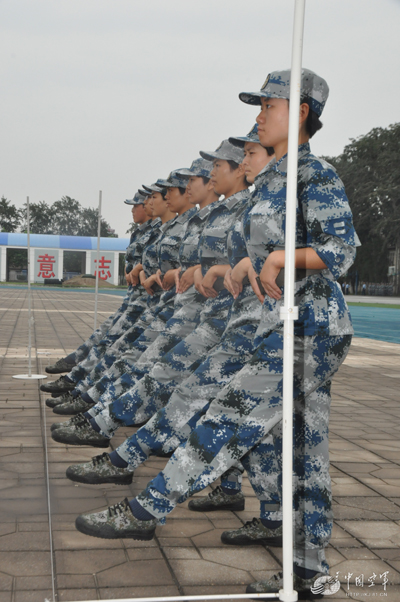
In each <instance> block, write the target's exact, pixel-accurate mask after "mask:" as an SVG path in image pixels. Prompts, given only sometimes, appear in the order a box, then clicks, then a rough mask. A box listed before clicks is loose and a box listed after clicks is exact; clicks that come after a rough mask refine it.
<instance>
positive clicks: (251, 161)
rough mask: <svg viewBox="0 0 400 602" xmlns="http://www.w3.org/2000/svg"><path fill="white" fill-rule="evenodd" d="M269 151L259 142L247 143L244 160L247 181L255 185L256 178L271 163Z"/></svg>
mask: <svg viewBox="0 0 400 602" xmlns="http://www.w3.org/2000/svg"><path fill="white" fill-rule="evenodd" d="M271 158H272V157H269V156H268V153H267V150H266V149H265V148H264V147H263V146H261V144H258V143H257V142H246V144H245V145H244V159H243V161H242V165H243V167H244V173H245V176H246V180H247V181H248V182H249V184H253V182H254V180H255V178H256V176H258V174H259V173H260V171H261V170H262V169H264V167H265V166H266V165H267V164H268V163H269V162H270V159H271Z"/></svg>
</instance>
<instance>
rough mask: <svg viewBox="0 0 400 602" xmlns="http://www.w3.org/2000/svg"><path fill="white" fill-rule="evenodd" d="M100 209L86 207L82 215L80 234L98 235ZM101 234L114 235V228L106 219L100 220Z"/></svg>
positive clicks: (105, 235)
mask: <svg viewBox="0 0 400 602" xmlns="http://www.w3.org/2000/svg"><path fill="white" fill-rule="evenodd" d="M97 223H98V209H92V208H91V207H89V208H88V209H86V208H84V209H82V211H81V216H80V232H79V233H80V235H81V236H97ZM100 236H104V237H106V238H107V237H110V236H111V237H114V238H115V234H114V230H112V228H111V226H110V224H109V223H108V222H106V220H105V219H103V218H102V219H101V222H100Z"/></svg>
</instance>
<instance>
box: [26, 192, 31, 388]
mask: <svg viewBox="0 0 400 602" xmlns="http://www.w3.org/2000/svg"><path fill="white" fill-rule="evenodd" d="M30 217H31V216H30V210H29V197H28V196H27V197H26V234H27V247H28V262H27V268H28V376H29V378H32V302H31V237H30V234H31V232H30Z"/></svg>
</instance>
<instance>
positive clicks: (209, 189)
mask: <svg viewBox="0 0 400 602" xmlns="http://www.w3.org/2000/svg"><path fill="white" fill-rule="evenodd" d="M206 188H207V192H214V184H213V183H212V182H211V180H208V182H207V187H206Z"/></svg>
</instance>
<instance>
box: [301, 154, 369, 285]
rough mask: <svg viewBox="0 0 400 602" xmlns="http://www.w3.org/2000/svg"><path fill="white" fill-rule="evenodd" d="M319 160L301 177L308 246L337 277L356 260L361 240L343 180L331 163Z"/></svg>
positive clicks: (302, 203) (302, 205) (302, 209)
mask: <svg viewBox="0 0 400 602" xmlns="http://www.w3.org/2000/svg"><path fill="white" fill-rule="evenodd" d="M315 163H316V165H315V164H313V166H312V167H310V166H309V167H308V169H307V172H308V173H306V174H305V177H303V178H302V177H300V181H299V203H300V209H301V211H302V215H303V219H304V222H305V227H306V232H307V234H306V239H307V240H306V246H307V247H311V248H313V249H314V250H315V251H316V253H317V254H318V256H319V257H320V258H321V259H322V261H323V262H324V263H325V265H326V266H327V268H328V269H329V270H330V272H331V273H332V275H333V276H334V278H335V279H337V278H339V276H341V275H342V274H344V273H345V272H347V270H348V269H349V267H350V266H351V265H352V264H353V262H354V259H355V256H356V247H358V246H359V245H360V241H359V239H358V236H357V234H356V231H355V229H354V226H353V216H352V213H351V209H350V206H349V202H348V199H347V196H346V193H345V190H344V186H343V182H342V181H341V180H340V178H339V177H338V175H337V173H336V172H335V170H334V169H333V168H332V167H331V166H330V165H328V164H327V163H324V162H319V161H318V162H315Z"/></svg>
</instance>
